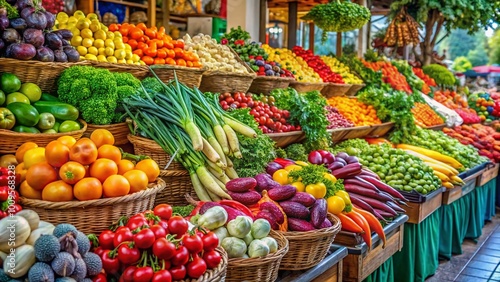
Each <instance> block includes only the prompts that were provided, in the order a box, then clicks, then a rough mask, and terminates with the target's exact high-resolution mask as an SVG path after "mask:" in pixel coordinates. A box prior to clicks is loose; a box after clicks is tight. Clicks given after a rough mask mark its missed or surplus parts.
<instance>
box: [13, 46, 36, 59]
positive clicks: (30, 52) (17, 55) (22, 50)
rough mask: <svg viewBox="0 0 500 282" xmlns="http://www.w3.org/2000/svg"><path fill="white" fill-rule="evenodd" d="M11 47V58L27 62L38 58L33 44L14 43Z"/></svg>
mask: <svg viewBox="0 0 500 282" xmlns="http://www.w3.org/2000/svg"><path fill="white" fill-rule="evenodd" d="M11 46H12V47H11ZM9 47H11V48H12V49H11V50H10V55H11V58H14V59H18V60H24V61H27V60H31V59H33V58H34V57H35V56H36V48H35V46H33V45H31V44H27V43H14V44H11V45H10V46H9Z"/></svg>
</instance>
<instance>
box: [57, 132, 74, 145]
mask: <svg viewBox="0 0 500 282" xmlns="http://www.w3.org/2000/svg"><path fill="white" fill-rule="evenodd" d="M57 141H59V142H61V143H63V144H64V145H66V147H68V148H71V147H73V145H75V143H76V139H75V138H74V137H72V136H67V135H66V136H61V137H59V138H57Z"/></svg>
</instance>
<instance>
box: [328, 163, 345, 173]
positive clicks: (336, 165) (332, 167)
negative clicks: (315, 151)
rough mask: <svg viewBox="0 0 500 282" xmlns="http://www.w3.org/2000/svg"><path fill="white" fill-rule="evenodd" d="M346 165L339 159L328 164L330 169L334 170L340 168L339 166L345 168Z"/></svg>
mask: <svg viewBox="0 0 500 282" xmlns="http://www.w3.org/2000/svg"><path fill="white" fill-rule="evenodd" d="M343 167H344V164H343V163H341V162H338V161H334V162H333V163H331V164H330V165H329V166H328V169H329V170H330V171H333V170H336V169H339V168H343Z"/></svg>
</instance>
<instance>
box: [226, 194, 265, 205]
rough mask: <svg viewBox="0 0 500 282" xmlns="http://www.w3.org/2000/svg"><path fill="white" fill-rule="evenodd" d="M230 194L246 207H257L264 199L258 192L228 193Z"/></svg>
mask: <svg viewBox="0 0 500 282" xmlns="http://www.w3.org/2000/svg"><path fill="white" fill-rule="evenodd" d="M228 194H229V196H231V199H233V200H235V201H237V202H240V203H242V204H244V205H245V206H251V205H255V204H256V203H257V202H258V201H259V200H260V199H261V198H262V196H261V195H260V194H259V192H256V191H247V192H242V193H238V192H231V191H228Z"/></svg>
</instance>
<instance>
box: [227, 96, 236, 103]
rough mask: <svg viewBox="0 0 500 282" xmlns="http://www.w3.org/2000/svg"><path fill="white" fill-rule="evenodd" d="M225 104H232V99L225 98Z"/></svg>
mask: <svg viewBox="0 0 500 282" xmlns="http://www.w3.org/2000/svg"><path fill="white" fill-rule="evenodd" d="M226 102H227V103H228V104H232V103H234V99H233V98H232V97H227V98H226Z"/></svg>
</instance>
